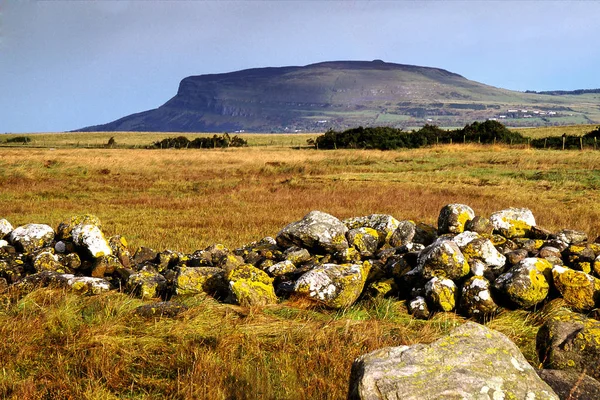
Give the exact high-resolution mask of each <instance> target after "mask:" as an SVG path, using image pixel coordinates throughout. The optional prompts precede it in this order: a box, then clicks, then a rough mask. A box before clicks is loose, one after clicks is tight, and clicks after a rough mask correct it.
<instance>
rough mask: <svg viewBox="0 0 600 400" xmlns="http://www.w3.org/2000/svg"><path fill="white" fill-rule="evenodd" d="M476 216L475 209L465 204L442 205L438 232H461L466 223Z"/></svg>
mask: <svg viewBox="0 0 600 400" xmlns="http://www.w3.org/2000/svg"><path fill="white" fill-rule="evenodd" d="M473 218H475V211H473V209H472V208H471V207H469V206H467V205H465V204H448V205H445V206H444V207H442V209H441V210H440V215H439V217H438V232H439V233H440V234H443V233H461V232H464V230H465V224H466V223H467V222H468V221H470V220H472V219H473Z"/></svg>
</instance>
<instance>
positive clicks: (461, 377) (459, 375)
mask: <svg viewBox="0 0 600 400" xmlns="http://www.w3.org/2000/svg"><path fill="white" fill-rule="evenodd" d="M348 398H349V399H351V400H358V399H360V400H380V399H381V400H383V399H403V400H421V399H473V400H475V399H524V400H525V399H527V400H528V399H555V400H558V396H557V395H556V394H555V393H554V392H553V391H552V389H551V388H550V387H549V386H548V385H547V384H546V383H544V381H542V380H541V379H540V378H539V377H538V375H537V374H536V372H535V370H534V369H533V368H532V367H531V365H529V364H528V363H527V360H525V357H523V355H522V354H521V352H520V351H519V349H518V348H517V346H516V345H515V344H514V343H512V342H511V341H510V340H509V339H508V338H507V337H506V336H504V335H503V334H501V333H499V332H497V331H494V330H492V329H489V328H486V327H485V326H483V325H479V324H476V323H473V322H467V323H465V324H463V325H461V326H459V327H458V328H456V329H454V330H453V331H452V332H450V334H449V335H447V336H445V337H443V338H441V339H439V340H437V341H435V342H433V343H432V344H430V345H424V344H417V345H413V346H400V347H387V348H383V349H380V350H376V351H374V352H372V353H369V354H366V355H363V356H361V357H359V358H358V359H356V360H355V361H354V364H353V365H352V372H351V375H350V391H349V395H348Z"/></svg>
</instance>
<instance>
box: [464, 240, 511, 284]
mask: <svg viewBox="0 0 600 400" xmlns="http://www.w3.org/2000/svg"><path fill="white" fill-rule="evenodd" d="M461 250H462V254H463V256H464V257H465V259H466V260H467V262H468V263H469V267H470V268H471V272H472V273H473V275H476V276H483V275H484V273H485V272H486V270H492V272H493V273H495V272H501V271H502V269H503V268H504V264H506V257H505V256H503V255H502V254H500V252H499V251H498V250H496V247H494V245H493V244H492V242H491V241H490V240H489V239H485V238H477V239H473V240H471V241H470V242H469V243H468V244H467V245H466V246H464V247H463V248H461Z"/></svg>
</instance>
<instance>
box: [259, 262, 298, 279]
mask: <svg viewBox="0 0 600 400" xmlns="http://www.w3.org/2000/svg"><path fill="white" fill-rule="evenodd" d="M295 270H296V266H295V265H294V263H293V262H291V261H290V260H285V261H280V262H278V263H276V264H273V265H271V266H270V267H268V268H267V269H266V271H267V273H268V274H269V275H271V276H273V277H275V276H282V275H286V274H290V273H292V272H294V271H295Z"/></svg>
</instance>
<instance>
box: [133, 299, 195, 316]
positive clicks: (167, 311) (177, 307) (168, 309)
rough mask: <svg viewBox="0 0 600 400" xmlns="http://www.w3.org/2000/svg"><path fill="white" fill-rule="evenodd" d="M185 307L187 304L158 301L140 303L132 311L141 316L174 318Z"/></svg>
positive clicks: (185, 308) (185, 309)
mask: <svg viewBox="0 0 600 400" xmlns="http://www.w3.org/2000/svg"><path fill="white" fill-rule="evenodd" d="M187 309H188V307H187V306H185V305H183V304H179V303H175V302H173V301H159V302H156V303H150V304H144V305H141V306H139V307H137V308H136V309H135V310H134V311H133V312H134V314H136V315H139V316H140V317H143V318H174V317H176V316H178V315H179V314H181V313H182V312H184V311H187Z"/></svg>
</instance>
